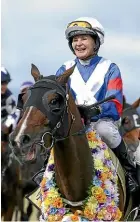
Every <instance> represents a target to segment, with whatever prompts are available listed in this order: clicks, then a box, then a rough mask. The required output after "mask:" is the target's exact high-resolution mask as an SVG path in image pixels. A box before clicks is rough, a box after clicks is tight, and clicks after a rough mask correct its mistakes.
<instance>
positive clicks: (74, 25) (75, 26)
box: [65, 17, 104, 48]
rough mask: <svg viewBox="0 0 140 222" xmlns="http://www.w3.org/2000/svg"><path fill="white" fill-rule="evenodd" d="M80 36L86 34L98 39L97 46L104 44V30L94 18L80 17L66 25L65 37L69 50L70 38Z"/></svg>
mask: <svg viewBox="0 0 140 222" xmlns="http://www.w3.org/2000/svg"><path fill="white" fill-rule="evenodd" d="M80 34H87V35H92V36H95V37H98V40H99V46H100V45H102V44H103V43H104V28H103V26H102V25H101V24H100V23H99V22H98V21H97V20H96V19H94V18H91V17H81V18H78V19H76V20H75V21H73V22H71V23H69V24H68V26H67V29H66V31H65V35H66V39H68V41H69V46H70V48H71V39H72V37H74V36H76V35H80Z"/></svg>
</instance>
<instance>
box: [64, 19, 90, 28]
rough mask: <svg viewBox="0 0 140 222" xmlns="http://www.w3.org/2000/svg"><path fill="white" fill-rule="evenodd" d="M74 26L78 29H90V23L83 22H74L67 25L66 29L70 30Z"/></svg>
mask: <svg viewBox="0 0 140 222" xmlns="http://www.w3.org/2000/svg"><path fill="white" fill-rule="evenodd" d="M74 26H78V27H82V28H88V29H92V26H91V24H90V23H88V22H85V21H74V22H71V23H69V24H68V26H67V28H71V27H74Z"/></svg>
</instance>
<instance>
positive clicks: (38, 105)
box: [10, 65, 125, 219]
mask: <svg viewBox="0 0 140 222" xmlns="http://www.w3.org/2000/svg"><path fill="white" fill-rule="evenodd" d="M72 72H73V68H71V69H69V70H67V71H66V72H65V73H64V74H63V75H62V76H60V77H58V79H57V80H56V79H55V76H50V77H48V78H47V77H46V78H42V80H40V79H41V75H40V72H39V70H38V69H37V67H36V66H34V65H33V66H32V75H33V77H34V79H35V81H37V83H36V84H37V85H36V84H35V85H36V87H35V88H33V91H32V92H31V91H29V93H28V96H27V97H28V98H27V101H26V104H25V106H24V107H25V112H24V114H23V117H22V119H21V120H20V122H19V124H18V126H17V127H16V129H15V131H14V132H13V133H12V134H11V137H10V141H11V144H12V146H13V150H14V152H15V154H16V155H17V156H18V158H19V159H21V160H23V161H24V160H25V159H26V160H27V156H29V154H30V156H32V157H34V155H35V147H34V145H32V144H36V143H39V142H40V145H42V146H43V147H48V146H50V148H51V147H52V146H53V147H54V162H55V180H56V184H57V186H58V188H59V191H60V193H61V195H62V196H63V197H64V198H65V199H67V200H68V201H69V202H79V201H82V200H84V199H85V198H87V196H88V193H87V191H88V189H89V187H90V185H91V181H92V178H93V174H94V163H93V159H92V155H91V150H90V148H89V144H88V141H87V137H86V133H85V129H84V126H83V123H82V120H81V117H80V113H79V111H78V109H77V106H76V104H75V102H74V100H73V98H72V96H71V93H70V91H69V88H68V85H67V82H68V79H69V77H70V75H71V74H72ZM38 90H39V91H38ZM42 135H43V136H42ZM48 136H50V138H49V139H50V140H49V139H48ZM118 188H119V209H120V210H121V212H122V219H123V217H124V207H125V206H124V193H123V189H122V186H121V184H120V182H118ZM71 208H72V211H73V212H75V211H76V209H77V207H71Z"/></svg>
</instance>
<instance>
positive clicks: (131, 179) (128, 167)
mask: <svg viewBox="0 0 140 222" xmlns="http://www.w3.org/2000/svg"><path fill="white" fill-rule="evenodd" d="M113 151H114V153H115V154H116V156H117V157H118V159H119V161H120V163H121V165H122V167H123V168H124V170H125V175H126V185H127V186H128V189H129V191H130V192H131V193H133V192H136V191H137V190H138V189H139V184H138V181H137V176H136V167H135V165H134V163H132V161H131V159H130V156H129V154H128V152H127V148H126V145H125V143H124V141H123V140H122V141H121V143H120V145H119V146H118V147H117V148H115V149H113Z"/></svg>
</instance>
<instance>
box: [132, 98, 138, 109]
mask: <svg viewBox="0 0 140 222" xmlns="http://www.w3.org/2000/svg"><path fill="white" fill-rule="evenodd" d="M131 106H132V107H133V108H135V109H136V108H138V107H139V106H140V98H138V99H137V100H136V101H135V102H134V103H133V104H132V105H131Z"/></svg>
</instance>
